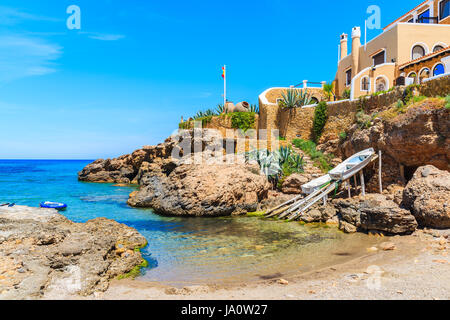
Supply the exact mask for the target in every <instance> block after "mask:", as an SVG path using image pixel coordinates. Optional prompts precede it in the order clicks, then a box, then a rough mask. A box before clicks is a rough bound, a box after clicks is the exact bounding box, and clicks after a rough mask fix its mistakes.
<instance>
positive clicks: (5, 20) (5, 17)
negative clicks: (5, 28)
mask: <svg viewBox="0 0 450 320" xmlns="http://www.w3.org/2000/svg"><path fill="white" fill-rule="evenodd" d="M26 20H31V21H50V22H58V21H62V20H61V19H56V18H51V17H45V16H39V15H35V14H31V13H27V12H24V11H21V10H18V9H15V8H10V7H4V6H0V25H15V24H19V23H21V22H23V21H26Z"/></svg>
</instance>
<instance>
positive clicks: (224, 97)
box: [223, 65, 227, 108]
mask: <svg viewBox="0 0 450 320" xmlns="http://www.w3.org/2000/svg"><path fill="white" fill-rule="evenodd" d="M226 104H227V66H226V65H224V66H223V107H224V108H225V105H226Z"/></svg>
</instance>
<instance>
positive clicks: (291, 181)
mask: <svg viewBox="0 0 450 320" xmlns="http://www.w3.org/2000/svg"><path fill="white" fill-rule="evenodd" d="M310 180H311V176H310V175H305V174H300V173H294V174H292V175H290V176H289V177H287V178H286V179H284V181H283V183H282V185H281V190H282V191H283V193H286V194H301V193H302V185H304V184H306V183H308V182H309V181H310Z"/></svg>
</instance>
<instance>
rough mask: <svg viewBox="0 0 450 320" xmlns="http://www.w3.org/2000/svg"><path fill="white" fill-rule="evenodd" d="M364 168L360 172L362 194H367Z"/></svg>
mask: <svg viewBox="0 0 450 320" xmlns="http://www.w3.org/2000/svg"><path fill="white" fill-rule="evenodd" d="M363 171H364V170H361V171H360V172H359V178H360V179H361V190H362V195H363V196H365V195H366V186H365V184H364V172H363Z"/></svg>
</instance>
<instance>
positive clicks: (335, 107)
mask: <svg viewBox="0 0 450 320" xmlns="http://www.w3.org/2000/svg"><path fill="white" fill-rule="evenodd" d="M272 91H273V90H272V89H270V90H268V91H266V92H264V93H263V94H261V95H260V97H259V110H260V118H259V128H263V129H267V130H274V129H278V130H279V131H280V135H281V136H282V137H286V141H287V142H289V143H290V142H292V140H294V139H296V138H301V139H311V138H312V127H313V119H314V110H315V107H314V106H307V107H302V108H296V109H292V110H287V109H282V108H280V107H279V106H278V105H277V104H276V103H273V102H272V101H271V100H273V101H274V99H273V97H272V95H271V94H272ZM403 92H404V87H397V88H395V89H394V90H392V91H390V92H387V93H384V94H380V95H376V96H368V97H361V98H360V99H358V100H353V101H350V100H342V101H338V102H331V103H329V104H328V121H327V124H326V125H325V128H324V132H323V134H322V137H321V141H320V142H321V143H323V142H326V141H328V140H334V139H337V138H338V137H339V133H341V132H345V131H346V130H347V129H348V128H349V127H350V126H351V125H352V124H353V123H354V122H355V116H356V113H357V112H358V111H359V110H364V112H365V113H366V114H370V113H373V112H379V111H382V110H385V109H387V108H389V106H391V105H392V104H394V103H396V102H397V101H398V100H400V99H402V97H403ZM419 92H420V94H421V95H425V96H428V97H434V96H446V95H448V94H450V76H447V77H442V78H438V79H434V80H431V81H429V82H426V83H425V84H423V85H422V86H420V88H419ZM266 94H268V95H269V96H268V97H267V96H266Z"/></svg>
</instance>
